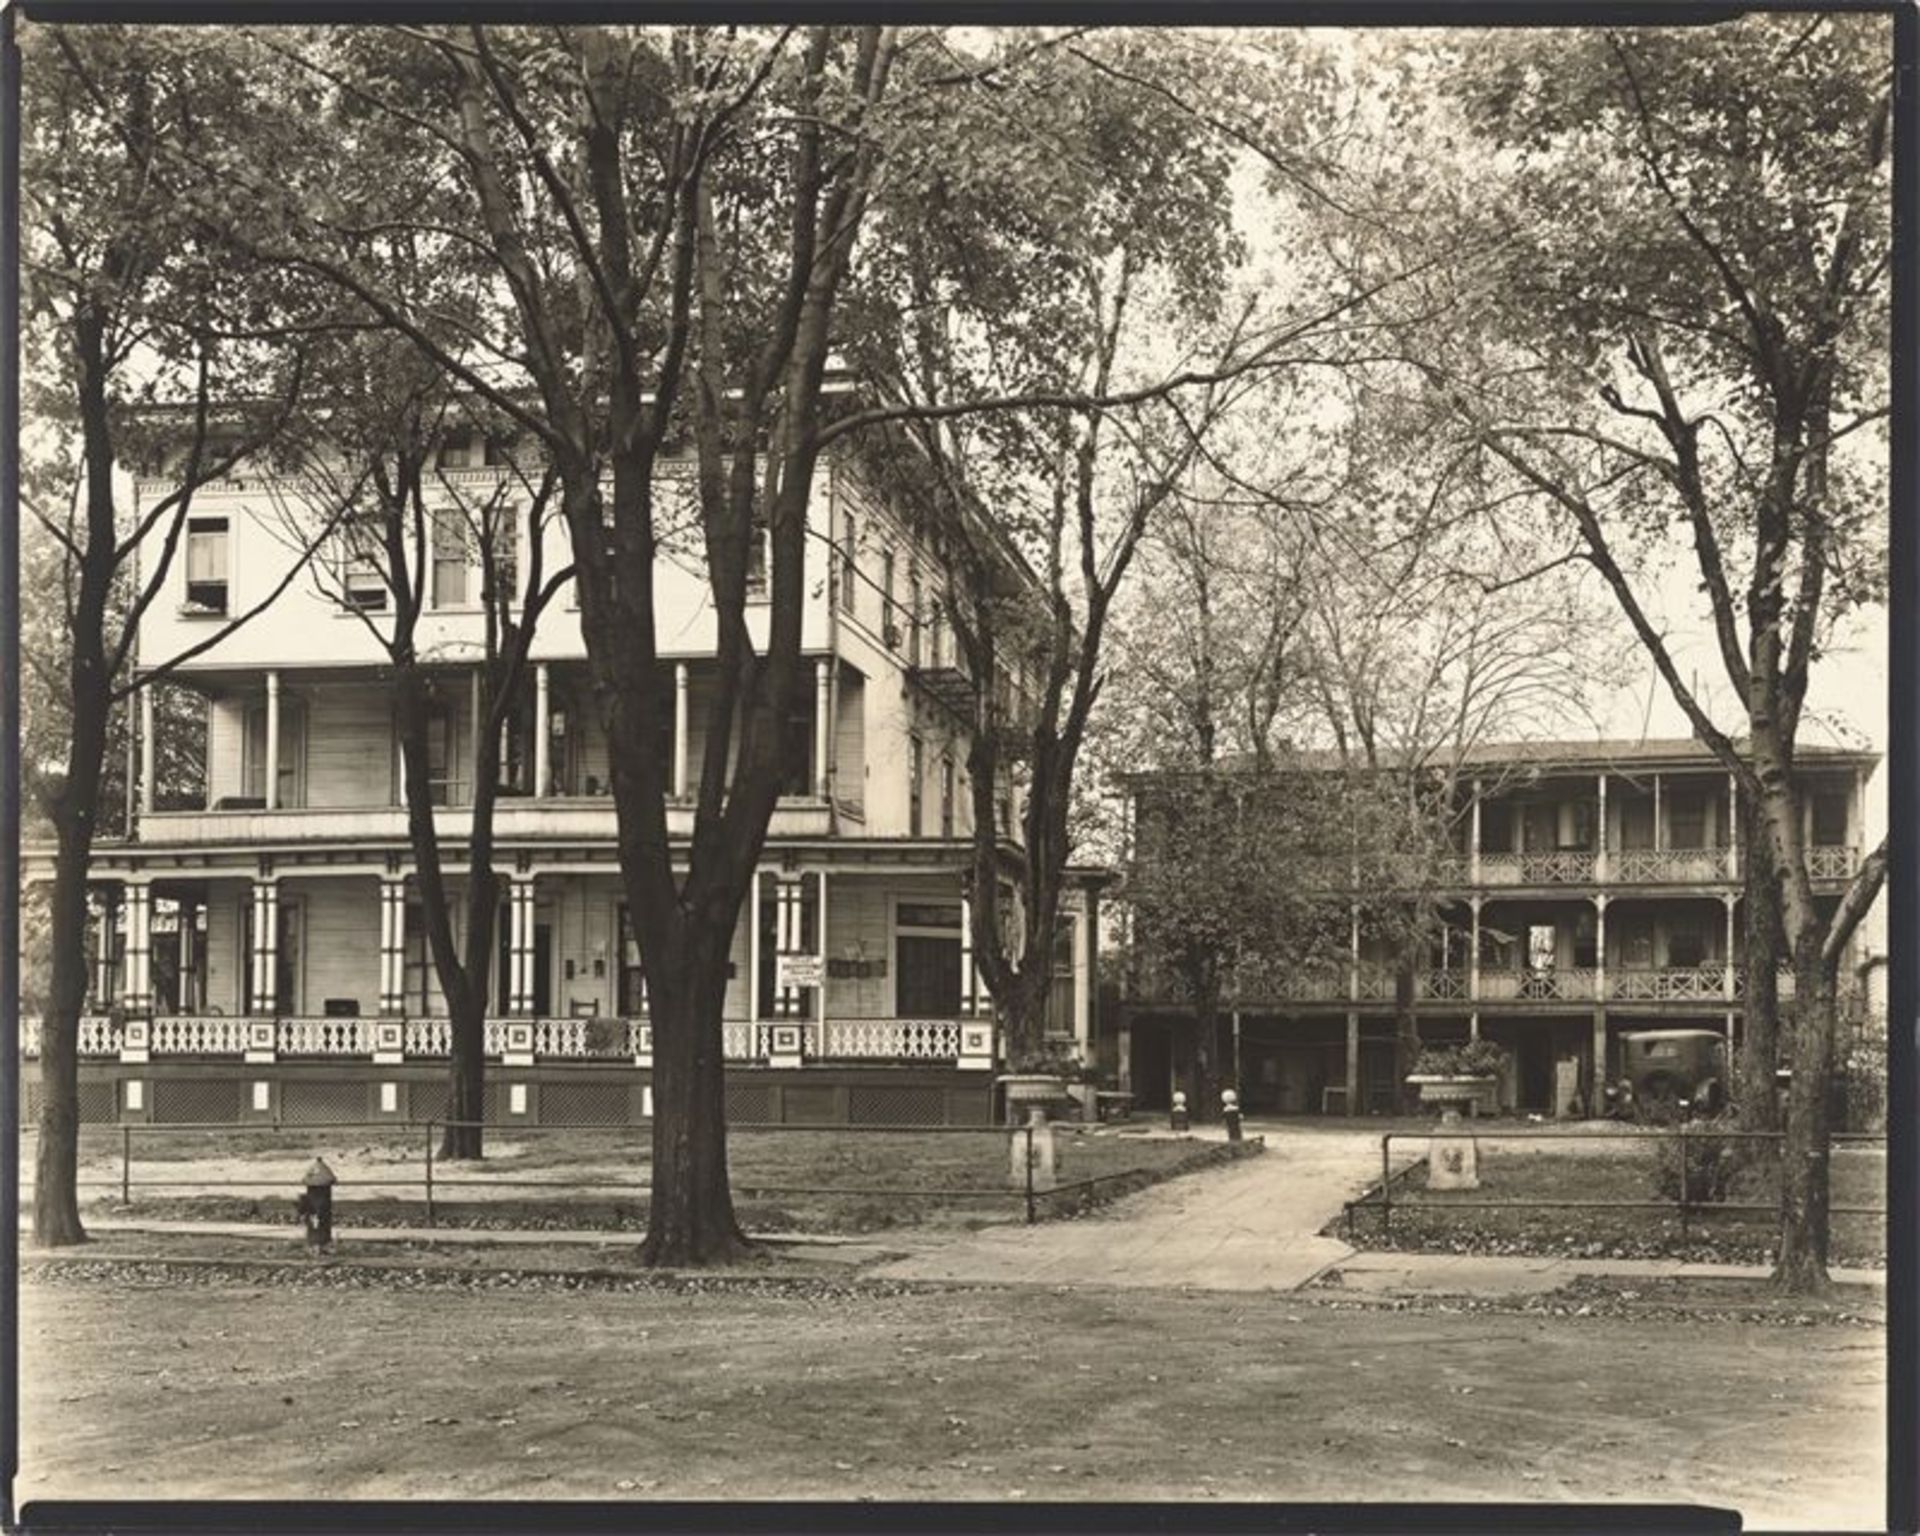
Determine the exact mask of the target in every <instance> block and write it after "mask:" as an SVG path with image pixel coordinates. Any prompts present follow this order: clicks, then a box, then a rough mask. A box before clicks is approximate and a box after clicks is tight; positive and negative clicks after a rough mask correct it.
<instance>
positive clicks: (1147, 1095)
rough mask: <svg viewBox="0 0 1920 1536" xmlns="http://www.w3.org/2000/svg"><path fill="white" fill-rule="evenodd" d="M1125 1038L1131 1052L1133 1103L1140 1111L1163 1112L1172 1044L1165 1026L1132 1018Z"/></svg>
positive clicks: (1165, 1102) (1171, 1073) (1170, 1071)
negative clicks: (1129, 1042)
mask: <svg viewBox="0 0 1920 1536" xmlns="http://www.w3.org/2000/svg"><path fill="white" fill-rule="evenodd" d="M1129 1038H1130V1040H1131V1042H1132V1049H1133V1061H1132V1063H1131V1065H1130V1072H1131V1076H1130V1081H1131V1082H1132V1084H1133V1102H1134V1103H1135V1104H1136V1105H1137V1106H1138V1107H1139V1108H1141V1109H1165V1108H1166V1107H1167V1089H1168V1084H1169V1081H1170V1079H1171V1078H1172V1076H1173V1041H1172V1037H1171V1035H1170V1034H1169V1032H1168V1028H1167V1026H1166V1025H1165V1024H1164V1023H1149V1022H1146V1021H1142V1020H1138V1019H1136V1020H1135V1021H1134V1023H1133V1025H1132V1028H1131V1029H1130V1031H1129Z"/></svg>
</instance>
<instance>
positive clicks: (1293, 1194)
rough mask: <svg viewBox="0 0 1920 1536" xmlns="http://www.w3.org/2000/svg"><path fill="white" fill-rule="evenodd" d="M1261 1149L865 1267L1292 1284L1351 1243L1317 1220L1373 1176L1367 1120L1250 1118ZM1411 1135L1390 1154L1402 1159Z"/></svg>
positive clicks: (1374, 1144) (1180, 1283) (979, 1279)
mask: <svg viewBox="0 0 1920 1536" xmlns="http://www.w3.org/2000/svg"><path fill="white" fill-rule="evenodd" d="M1248 1131H1249V1134H1251V1135H1259V1136H1264V1137H1265V1139H1266V1144H1267V1150H1266V1153H1265V1155H1264V1156H1260V1157H1251V1158H1248V1159H1246V1160H1245V1161H1243V1162H1237V1163H1233V1164H1231V1165H1229V1166H1227V1167H1226V1168H1222V1169H1215V1170H1209V1171H1207V1172H1204V1173H1199V1174H1190V1175H1187V1176H1185V1177H1182V1178H1177V1179H1170V1180H1168V1181H1167V1182H1166V1183H1164V1184H1156V1185H1154V1186H1153V1187H1152V1188H1150V1189H1145V1190H1141V1191H1140V1192H1139V1193H1138V1194H1134V1195H1129V1196H1127V1197H1126V1198H1125V1199H1123V1200H1119V1201H1116V1202H1115V1203H1114V1204H1112V1205H1110V1206H1107V1207H1105V1208H1104V1209H1102V1210H1101V1211H1100V1212H1098V1213H1097V1214H1095V1215H1092V1216H1088V1217H1084V1218H1082V1219H1080V1220H1077V1221H1055V1222H1047V1223H1044V1224H1041V1225H1037V1226H1031V1227H1026V1226H1004V1227H988V1228H985V1229H983V1230H981V1231H979V1232H974V1233H969V1234H968V1235H966V1236H965V1237H961V1238H957V1239H955V1240H954V1241H952V1242H947V1243H941V1244H939V1245H938V1246H935V1247H930V1248H927V1249H925V1250H923V1251H921V1252H919V1253H915V1254H913V1255H911V1256H909V1257H907V1258H904V1259H900V1260H896V1261H895V1262H893V1263H891V1264H883V1265H879V1266H877V1267H876V1268H874V1269H872V1270H870V1271H868V1273H869V1274H872V1275H877V1276H881V1277H884V1278H893V1279H902V1280H953V1281H963V1282H972V1283H983V1284H1013V1285H1019V1284H1031V1285H1066V1284H1074V1285H1111V1286H1125V1287H1174V1288H1179V1287H1190V1288H1192V1289H1194V1290H1212V1291H1290V1290H1294V1289H1296V1288H1298V1287H1300V1286H1302V1285H1305V1284H1306V1283H1307V1282H1308V1281H1309V1280H1311V1279H1313V1277H1314V1276H1315V1275H1317V1274H1319V1273H1320V1272H1321V1271H1322V1270H1324V1269H1326V1268H1327V1266H1329V1265H1331V1264H1336V1263H1338V1262H1340V1261H1341V1260H1342V1259H1344V1258H1346V1257H1347V1256H1348V1255H1349V1254H1350V1253H1352V1251H1353V1250H1352V1249H1351V1248H1349V1247H1348V1246H1347V1245H1346V1244H1345V1243H1343V1242H1340V1241H1338V1240H1337V1239H1334V1238H1327V1237H1321V1236H1320V1235H1319V1231H1320V1228H1322V1227H1323V1226H1325V1225H1326V1224H1327V1223H1328V1222H1329V1221H1330V1220H1332V1219H1333V1218H1334V1217H1335V1216H1338V1215H1339V1214H1340V1208H1341V1206H1342V1204H1343V1203H1344V1202H1345V1201H1347V1200H1350V1199H1352V1198H1353V1197H1354V1196H1356V1195H1358V1194H1359V1193H1360V1192H1361V1191H1362V1190H1363V1189H1365V1188H1366V1187H1367V1184H1368V1183H1369V1182H1370V1181H1371V1180H1373V1179H1376V1178H1377V1177H1378V1176H1379V1169H1380V1137H1379V1133H1378V1132H1377V1131H1374V1130H1366V1129H1361V1130H1349V1129H1345V1128H1341V1129H1326V1130H1322V1129H1319V1128H1312V1129H1308V1128H1305V1127H1301V1126H1297V1125H1285V1124H1281V1125H1272V1124H1270V1125H1260V1124H1253V1125H1250V1126H1249V1127H1248ZM1414 1153H1415V1147H1414V1145H1413V1144H1409V1146H1408V1147H1407V1149H1406V1151H1405V1153H1404V1154H1396V1161H1405V1162H1410V1161H1412V1159H1413V1156H1414Z"/></svg>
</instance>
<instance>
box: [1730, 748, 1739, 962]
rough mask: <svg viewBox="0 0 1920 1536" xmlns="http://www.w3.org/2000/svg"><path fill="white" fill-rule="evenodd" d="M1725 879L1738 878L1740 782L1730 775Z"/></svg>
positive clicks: (1736, 777)
mask: <svg viewBox="0 0 1920 1536" xmlns="http://www.w3.org/2000/svg"><path fill="white" fill-rule="evenodd" d="M1727 878H1728V879H1729V880H1738V879H1739V878H1740V780H1739V778H1738V776H1736V775H1734V774H1731V773H1730V774H1728V775H1727ZM1728 953H1729V954H1731V953H1732V950H1731V949H1729V950H1728Z"/></svg>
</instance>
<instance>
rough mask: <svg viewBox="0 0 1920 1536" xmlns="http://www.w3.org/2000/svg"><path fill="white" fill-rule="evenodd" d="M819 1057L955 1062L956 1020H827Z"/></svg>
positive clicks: (958, 1033) (958, 1045)
mask: <svg viewBox="0 0 1920 1536" xmlns="http://www.w3.org/2000/svg"><path fill="white" fill-rule="evenodd" d="M820 1054H821V1055H822V1056H826V1057H829V1058H836V1059H843V1060H857V1061H955V1060H958V1058H959V1055H960V1022H959V1020H957V1019H828V1020H827V1021H826V1025H825V1028H824V1029H823V1031H822V1034H821V1042H820Z"/></svg>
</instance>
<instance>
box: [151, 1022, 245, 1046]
mask: <svg viewBox="0 0 1920 1536" xmlns="http://www.w3.org/2000/svg"><path fill="white" fill-rule="evenodd" d="M150 1031H151V1032H150V1033H149V1035H148V1037H147V1038H148V1040H149V1042H150V1045H149V1049H150V1050H151V1051H152V1053H153V1054H154V1055H155V1056H242V1055H245V1054H246V1050H247V1020H245V1019H230V1018H224V1017H219V1016H215V1017H199V1016H195V1015H190V1014H161V1015H159V1016H158V1017H156V1018H155V1019H154V1020H153V1022H152V1024H151V1026H150Z"/></svg>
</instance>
